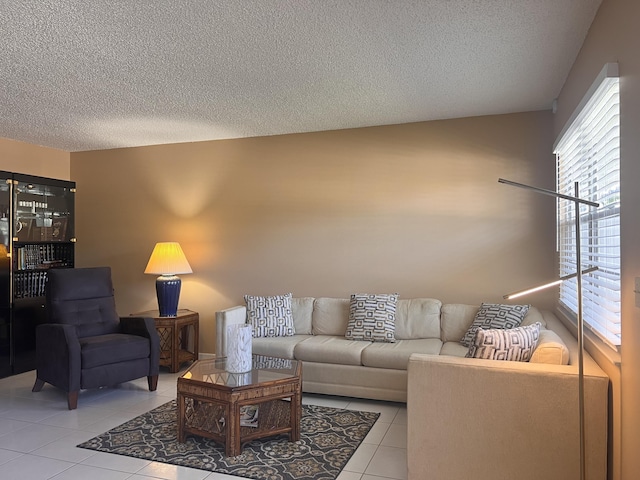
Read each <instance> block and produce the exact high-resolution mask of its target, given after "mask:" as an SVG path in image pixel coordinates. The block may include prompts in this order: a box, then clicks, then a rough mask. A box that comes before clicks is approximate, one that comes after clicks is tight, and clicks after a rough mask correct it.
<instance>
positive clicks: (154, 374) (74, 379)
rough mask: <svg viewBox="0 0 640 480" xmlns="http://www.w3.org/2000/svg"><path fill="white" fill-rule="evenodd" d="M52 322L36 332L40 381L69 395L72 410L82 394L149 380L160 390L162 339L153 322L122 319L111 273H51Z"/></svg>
mask: <svg viewBox="0 0 640 480" xmlns="http://www.w3.org/2000/svg"><path fill="white" fill-rule="evenodd" d="M46 309H47V316H48V322H49V323H47V324H44V325H39V326H38V327H37V329H36V359H37V378H36V382H35V385H34V386H33V391H34V392H38V391H40V390H41V389H42V387H43V386H44V384H45V382H47V383H50V384H51V385H54V386H56V387H58V388H61V389H62V390H64V391H65V392H67V403H68V406H69V410H73V409H75V408H77V406H78V393H79V392H80V390H81V389H89V388H98V387H110V386H114V385H117V384H119V383H123V382H128V381H130V380H134V379H136V378H140V377H144V376H146V377H147V380H148V383H149V390H150V391H154V390H155V389H156V387H157V385H158V371H159V358H160V340H159V338H158V333H157V332H156V329H155V325H154V320H153V319H152V318H142V317H119V316H118V314H117V312H116V306H115V298H114V294H113V284H112V282H111V268H109V267H94V268H69V269H52V270H49V272H48V280H47V287H46Z"/></svg>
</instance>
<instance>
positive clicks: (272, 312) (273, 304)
mask: <svg viewBox="0 0 640 480" xmlns="http://www.w3.org/2000/svg"><path fill="white" fill-rule="evenodd" d="M244 301H245V303H246V304H247V323H248V324H250V325H251V326H252V327H253V333H252V335H253V337H290V336H291V335H295V333H296V332H295V329H294V327H293V312H292V310H291V294H290V293H287V294H286V295H274V296H272V297H256V296H253V295H245V296H244Z"/></svg>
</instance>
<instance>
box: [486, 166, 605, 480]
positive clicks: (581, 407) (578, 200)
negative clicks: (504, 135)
mask: <svg viewBox="0 0 640 480" xmlns="http://www.w3.org/2000/svg"><path fill="white" fill-rule="evenodd" d="M498 182H500V183H504V184H506V185H511V186H514V187H518V188H524V189H526V190H533V191H534V192H538V193H541V194H544V195H550V196H552V197H555V198H561V199H564V200H568V201H570V202H573V205H574V209H575V231H576V238H575V241H576V272H575V273H572V274H570V275H566V276H563V277H560V278H558V279H557V280H555V281H553V282H550V283H546V284H544V285H540V286H537V287H533V288H529V289H527V290H523V291H520V292H515V293H512V294H509V295H505V297H504V298H506V299H511V298H516V297H519V296H522V295H527V294H529V293H532V292H537V291H539V290H542V289H543V288H549V287H553V286H556V285H560V284H561V283H562V282H564V281H566V280H569V279H571V278H576V279H577V290H578V291H577V294H578V313H577V323H578V397H579V407H578V408H579V417H580V480H585V478H586V458H585V414H584V321H583V314H582V276H583V275H584V274H587V273H591V272H594V271H596V270H597V269H598V267H590V268H587V269H585V270H582V258H581V252H580V250H581V245H580V205H581V204H582V205H588V206H590V207H599V206H600V204H599V203H596V202H591V201H589V200H584V199H581V198H580V188H579V185H578V182H575V183H574V192H575V196H571V195H564V194H562V193H558V192H554V191H553V190H547V189H544V188H539V187H532V186H531V185H525V184H523V183H517V182H512V181H510V180H505V179H503V178H499V179H498Z"/></svg>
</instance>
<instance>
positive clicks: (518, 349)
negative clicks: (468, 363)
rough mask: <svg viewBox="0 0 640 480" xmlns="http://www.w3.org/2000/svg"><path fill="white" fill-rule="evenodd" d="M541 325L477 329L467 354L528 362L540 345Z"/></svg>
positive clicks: (469, 355) (475, 356)
mask: <svg viewBox="0 0 640 480" xmlns="http://www.w3.org/2000/svg"><path fill="white" fill-rule="evenodd" d="M541 326H542V325H541V324H540V322H536V323H534V324H533V325H528V326H526V327H517V328H511V329H506V330H504V329H496V330H483V329H481V328H480V329H478V330H477V331H476V336H475V337H474V339H473V342H471V346H470V347H469V351H468V352H467V354H466V355H465V356H466V357H467V358H484V359H487V360H511V361H515V362H528V361H529V359H531V355H533V352H534V350H535V349H536V346H537V345H538V338H540V327H541Z"/></svg>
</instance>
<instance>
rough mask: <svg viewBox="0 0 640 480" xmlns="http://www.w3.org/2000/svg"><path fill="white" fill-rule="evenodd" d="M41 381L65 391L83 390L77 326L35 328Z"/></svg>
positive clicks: (37, 360) (52, 324)
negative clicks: (81, 388) (81, 387)
mask: <svg viewBox="0 0 640 480" xmlns="http://www.w3.org/2000/svg"><path fill="white" fill-rule="evenodd" d="M36 362H37V365H38V378H39V379H41V380H43V381H45V382H48V383H50V384H52V385H56V386H58V387H60V388H63V389H65V390H66V391H67V392H72V391H77V390H80V370H81V369H80V363H81V358H80V342H79V341H78V336H77V334H76V327H75V326H74V325H66V324H58V323H56V324H54V323H45V324H42V325H38V327H37V328H36Z"/></svg>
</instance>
